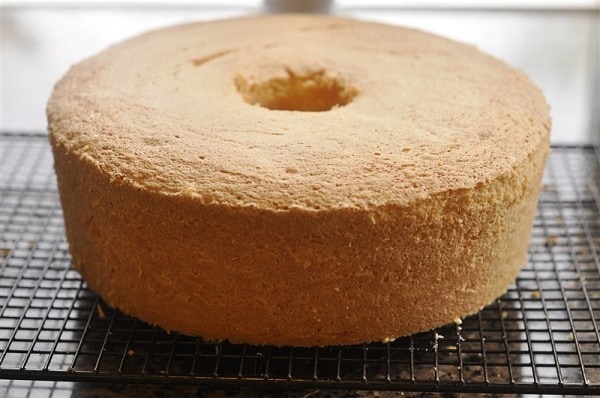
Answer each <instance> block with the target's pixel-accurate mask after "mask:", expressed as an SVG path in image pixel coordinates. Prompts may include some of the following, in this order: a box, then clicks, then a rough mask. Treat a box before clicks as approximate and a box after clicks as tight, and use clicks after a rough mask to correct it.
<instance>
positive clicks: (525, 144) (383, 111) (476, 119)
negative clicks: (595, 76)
mask: <svg viewBox="0 0 600 398" xmlns="http://www.w3.org/2000/svg"><path fill="white" fill-rule="evenodd" d="M47 111H48V120H49V130H50V135H51V139H52V140H53V141H54V143H55V144H58V145H63V146H65V147H66V148H67V150H68V151H70V152H71V153H74V154H75V155H77V156H79V157H80V158H81V159H85V161H87V162H90V164H92V165H94V166H95V167H98V168H99V169H101V170H102V171H103V172H104V173H106V175H107V176H108V177H109V178H110V179H111V181H113V182H114V183H122V184H130V185H133V186H135V187H138V188H141V189H144V190H149V191H155V192H157V193H159V194H164V195H175V196H184V197H189V198H195V199H196V200H200V201H202V202H203V203H206V204H222V205H228V206H236V207H237V206H239V207H243V206H254V207H257V208H261V209H266V210H277V211H286V210H289V209H294V208H299V209H309V210H319V209H335V208H371V207H373V206H383V205H387V204H398V205H405V204H408V203H410V202H412V201H414V200H418V199H422V198H426V197H428V196H430V195H433V194H436V193H439V192H442V191H447V190H456V189H463V188H472V187H474V186H476V185H477V184H480V183H485V182H486V181H489V180H491V179H494V178H497V177H499V176H501V175H503V174H506V173H509V172H510V171H511V170H512V168H513V167H514V166H515V165H516V164H518V163H520V162H522V161H525V160H526V159H527V157H528V156H529V155H530V154H531V153H532V152H533V151H534V150H535V149H536V148H538V147H539V145H547V142H548V137H549V130H550V119H549V110H548V105H547V104H546V102H545V100H544V98H543V95H542V94H541V92H540V91H539V90H538V89H537V88H536V87H535V86H534V85H533V84H532V83H531V82H530V81H529V79H527V77H526V76H525V75H524V74H523V73H521V72H519V71H517V70H515V69H513V68H510V67H508V66H507V65H505V64H504V63H502V62H500V61H498V60H496V59H494V58H492V57H490V56H487V55H485V54H483V53H481V52H479V51H478V50H476V49H475V48H473V47H471V46H467V45H464V44H460V43H456V42H453V41H451V40H448V39H445V38H441V37H439V36H435V35H432V34H428V33H424V32H421V31H417V30H412V29H405V28H399V27H393V26H387V25H381V24H376V23H368V22H359V21H354V20H348V19H341V18H333V17H325V16H292V15H279V16H259V17H249V18H241V19H232V20H224V21H215V22H208V23H194V24H188V25H181V26H176V27H172V28H167V29H163V30H159V31H154V32H150V33H146V34H144V35H141V36H138V37H136V38H133V39H131V40H128V41H126V42H123V43H121V44H118V45H115V46H113V47H110V48H108V49H107V50H105V51H104V52H102V53H100V54H98V55H96V56H95V57H92V58H90V59H87V60H85V61H83V62H82V63H80V64H78V65H76V66H74V67H73V68H72V69H71V70H70V71H69V72H68V73H67V74H66V76H65V77H64V78H63V79H62V80H61V81H60V82H59V83H58V84H57V86H56V88H55V90H54V92H53V94H52V97H51V98H50V101H49V103H48V110H47Z"/></svg>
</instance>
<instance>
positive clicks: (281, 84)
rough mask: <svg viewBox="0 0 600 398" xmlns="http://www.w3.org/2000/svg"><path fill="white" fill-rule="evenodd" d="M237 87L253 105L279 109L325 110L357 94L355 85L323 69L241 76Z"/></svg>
mask: <svg viewBox="0 0 600 398" xmlns="http://www.w3.org/2000/svg"><path fill="white" fill-rule="evenodd" d="M235 83H236V87H237V89H238V91H239V93H240V94H241V95H242V96H243V97H244V100H245V101H246V102H247V103H249V104H252V105H260V106H262V107H263V108H267V109H272V110H279V111H301V112H323V111H328V110H330V109H333V108H337V107H340V106H344V105H347V104H348V103H350V102H351V101H352V99H353V98H354V97H355V96H356V94H358V91H357V90H356V88H355V87H353V86H351V85H349V84H347V83H346V82H344V81H343V80H341V79H340V78H338V77H336V76H332V75H330V74H327V73H326V72H324V71H319V72H314V73H310V74H307V75H304V76H299V75H296V74H294V73H293V72H291V71H289V70H288V76H287V77H286V78H276V79H271V80H267V81H264V82H260V83H249V82H248V81H247V80H246V79H245V78H243V77H241V76H238V78H237V79H236V82H235Z"/></svg>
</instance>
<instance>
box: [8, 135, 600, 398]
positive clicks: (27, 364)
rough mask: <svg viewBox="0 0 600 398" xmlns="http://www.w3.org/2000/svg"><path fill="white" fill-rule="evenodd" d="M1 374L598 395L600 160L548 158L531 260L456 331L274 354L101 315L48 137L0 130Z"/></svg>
mask: <svg viewBox="0 0 600 398" xmlns="http://www.w3.org/2000/svg"><path fill="white" fill-rule="evenodd" d="M0 150H1V152H0V153H1V161H0V167H1V169H0V171H1V172H0V176H1V179H0V188H1V195H2V197H1V206H0V231H1V232H0V261H1V268H0V379H22V380H54V381H96V382H111V383H115V382H122V383H157V384H171V383H172V384H189V385H221V386H224V387H227V386H230V387H233V386H235V387H239V386H242V385H245V386H257V387H258V386H260V387H263V388H264V387H269V388H270V387H272V388H285V389H308V388H310V389H315V388H318V389H369V390H398V391H432V392H435V391H437V392H480V393H503V392H504V393H561V394H600V333H599V331H598V325H599V323H600V260H599V256H600V254H599V250H598V249H599V247H600V193H599V189H600V188H599V186H600V183H599V181H600V166H599V159H598V155H597V153H596V152H595V151H594V149H593V148H591V147H577V148H573V147H571V148H567V147H555V148H553V153H552V155H551V156H550V158H549V161H548V166H547V169H546V174H545V177H544V185H543V189H542V193H541V196H540V200H539V208H538V213H537V216H536V219H535V225H534V228H533V232H532V237H531V244H530V249H529V261H528V264H527V265H526V266H525V267H524V269H523V271H522V272H521V274H520V275H519V277H518V279H517V281H516V282H515V284H513V285H512V286H510V288H509V289H508V292H507V293H506V294H504V295H503V296H502V297H501V298H499V299H498V300H496V301H495V302H494V303H493V304H491V305H489V306H488V307H486V308H484V309H483V310H482V311H481V312H479V313H478V314H477V315H474V316H471V317H469V318H466V319H464V320H463V322H462V324H461V325H456V324H453V325H448V326H446V327H442V328H438V329H436V330H433V331H430V332H427V333H421V334H416V335H413V336H410V337H406V338H402V339H399V340H396V341H395V342H391V343H378V344H365V345H356V346H340V347H326V348H294V347H285V348H276V347H268V346H251V345H239V344H230V343H227V342H219V343H211V342H205V341H203V340H201V339H199V338H192V337H187V336H183V335H180V334H176V333H167V332H165V331H163V330H161V329H159V328H155V327H152V326H150V325H148V324H145V323H143V322H141V321H138V320H136V319H133V318H131V317H128V316H126V315H123V314H121V313H120V312H118V311H115V310H113V309H111V308H110V307H108V306H107V305H106V304H104V302H103V301H102V300H101V299H100V298H98V296H96V295H95V294H94V293H92V292H91V291H90V290H88V288H87V286H86V284H85V282H83V281H82V279H81V277H80V275H79V274H78V273H77V272H76V271H74V270H72V269H71V268H70V257H69V254H68V250H67V249H68V247H67V243H66V241H65V237H64V234H63V232H64V231H63V220H62V213H61V208H60V204H59V201H58V194H57V191H56V185H55V179H54V171H53V168H52V156H51V154H50V150H49V146H48V144H47V140H46V138H45V136H43V135H15V134H12V135H11V134H7V133H5V134H3V135H0Z"/></svg>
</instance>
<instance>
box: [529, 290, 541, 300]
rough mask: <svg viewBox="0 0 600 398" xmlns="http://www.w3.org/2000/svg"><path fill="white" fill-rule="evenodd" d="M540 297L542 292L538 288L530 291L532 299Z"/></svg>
mask: <svg viewBox="0 0 600 398" xmlns="http://www.w3.org/2000/svg"><path fill="white" fill-rule="evenodd" d="M540 297H542V294H541V293H540V291H539V290H534V291H533V292H531V298H532V299H539V298H540Z"/></svg>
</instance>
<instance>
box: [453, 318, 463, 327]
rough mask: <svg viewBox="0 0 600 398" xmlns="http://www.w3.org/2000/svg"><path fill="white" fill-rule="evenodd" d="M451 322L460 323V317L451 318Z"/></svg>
mask: <svg viewBox="0 0 600 398" xmlns="http://www.w3.org/2000/svg"><path fill="white" fill-rule="evenodd" d="M452 322H454V323H455V324H457V325H462V319H461V318H458V317H457V318H454V319H453V320H452Z"/></svg>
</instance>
